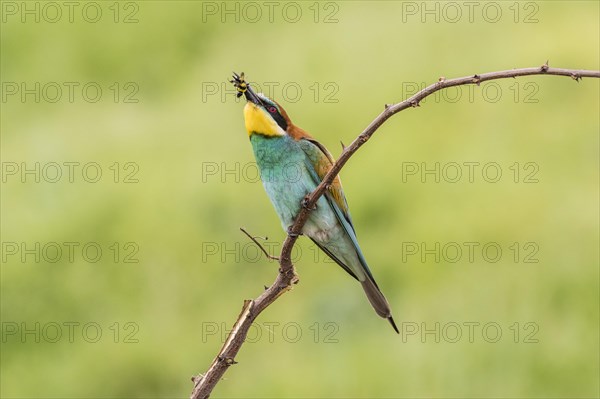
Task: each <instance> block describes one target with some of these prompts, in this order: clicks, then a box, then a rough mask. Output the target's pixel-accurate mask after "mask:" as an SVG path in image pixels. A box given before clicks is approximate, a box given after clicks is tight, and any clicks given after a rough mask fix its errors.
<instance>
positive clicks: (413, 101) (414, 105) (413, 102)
mask: <svg viewBox="0 0 600 399" xmlns="http://www.w3.org/2000/svg"><path fill="white" fill-rule="evenodd" d="M410 106H411V107H413V108H417V107H420V106H421V104H419V101H417V100H412V101H411V102H410Z"/></svg>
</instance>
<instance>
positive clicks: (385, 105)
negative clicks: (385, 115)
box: [383, 104, 392, 109]
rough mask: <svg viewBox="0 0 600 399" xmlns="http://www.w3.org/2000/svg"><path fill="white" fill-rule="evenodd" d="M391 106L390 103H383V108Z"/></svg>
mask: <svg viewBox="0 0 600 399" xmlns="http://www.w3.org/2000/svg"><path fill="white" fill-rule="evenodd" d="M391 106H392V104H383V109H388V108H389V107H391Z"/></svg>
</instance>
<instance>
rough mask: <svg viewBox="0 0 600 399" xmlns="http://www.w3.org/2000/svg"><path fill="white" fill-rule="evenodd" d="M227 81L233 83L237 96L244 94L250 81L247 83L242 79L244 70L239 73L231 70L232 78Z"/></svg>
mask: <svg viewBox="0 0 600 399" xmlns="http://www.w3.org/2000/svg"><path fill="white" fill-rule="evenodd" d="M229 82H231V83H233V85H234V86H235V88H236V89H237V94H236V97H238V98H240V97H241V96H242V95H244V93H245V92H246V90H248V86H250V83H247V82H246V80H245V79H244V72H242V73H241V74H240V75H238V74H237V73H235V72H233V79H231V80H230V81H229Z"/></svg>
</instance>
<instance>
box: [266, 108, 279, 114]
mask: <svg viewBox="0 0 600 399" xmlns="http://www.w3.org/2000/svg"><path fill="white" fill-rule="evenodd" d="M267 109H268V110H269V112H270V113H272V114H274V113H275V112H277V108H275V107H269V108H267Z"/></svg>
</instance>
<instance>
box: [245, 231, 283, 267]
mask: <svg viewBox="0 0 600 399" xmlns="http://www.w3.org/2000/svg"><path fill="white" fill-rule="evenodd" d="M240 230H241V231H242V232H243V233H244V234H246V235H247V236H248V238H250V239H251V240H252V241H254V243H255V244H256V246H257V247H258V248H259V249H260V250H261V251H262V253H263V254H265V256H266V257H267V259H271V260H279V258H278V257H277V256H273V255H271V254H270V253H268V252H267V250H266V249H265V247H263V246H262V245H261V243H259V242H258V241H257V240H256V239H257V238H262V237H254V236H252V235H250V233H248V232H247V231H246V229H244V228H243V227H240ZM264 239H265V240H267V237H265V238H264Z"/></svg>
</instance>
